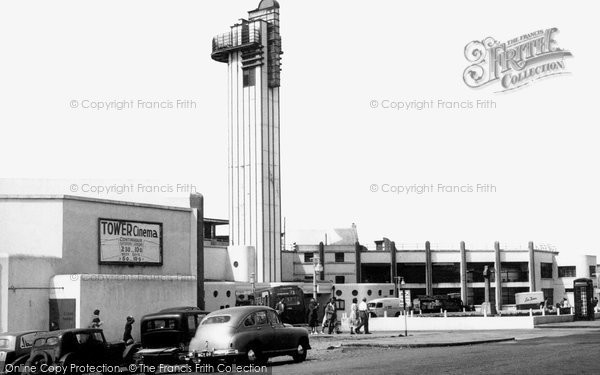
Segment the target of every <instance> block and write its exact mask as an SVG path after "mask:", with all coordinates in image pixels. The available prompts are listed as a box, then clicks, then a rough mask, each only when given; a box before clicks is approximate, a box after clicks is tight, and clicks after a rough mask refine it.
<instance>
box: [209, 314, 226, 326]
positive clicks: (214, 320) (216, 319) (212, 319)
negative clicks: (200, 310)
mask: <svg viewBox="0 0 600 375" xmlns="http://www.w3.org/2000/svg"><path fill="white" fill-rule="evenodd" d="M230 320H231V316H230V315H216V316H209V317H207V318H204V320H203V321H202V325H207V324H223V323H227V322H228V321H230Z"/></svg>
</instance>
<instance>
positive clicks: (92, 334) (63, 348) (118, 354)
mask: <svg viewBox="0 0 600 375" xmlns="http://www.w3.org/2000/svg"><path fill="white" fill-rule="evenodd" d="M125 349H126V346H125V343H124V342H122V341H121V342H117V343H107V342H106V339H105V338H104V333H103V332H102V330H101V329H98V328H74V329H65V330H59V331H51V332H45V333H41V334H38V335H36V336H35V339H34V342H33V348H32V349H31V354H30V356H29V359H28V360H27V362H26V363H25V365H26V367H27V368H31V369H36V371H34V373H43V372H44V370H43V368H44V367H43V366H42V365H60V366H65V367H66V368H67V369H69V370H72V368H73V367H72V365H76V366H80V365H91V366H100V365H106V366H127V365H128V364H130V363H132V362H133V358H132V356H133V352H134V351H135V350H128V351H127V352H126V351H125ZM129 349H131V348H129ZM125 353H127V355H124V354H125ZM69 372H73V371H69ZM75 372H77V371H75Z"/></svg>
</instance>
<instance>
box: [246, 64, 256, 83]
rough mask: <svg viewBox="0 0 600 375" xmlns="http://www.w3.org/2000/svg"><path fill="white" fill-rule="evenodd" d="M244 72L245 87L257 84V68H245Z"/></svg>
mask: <svg viewBox="0 0 600 375" xmlns="http://www.w3.org/2000/svg"><path fill="white" fill-rule="evenodd" d="M243 74H244V87H249V86H254V85H255V84H256V72H255V69H254V68H252V69H245V70H244V71H243Z"/></svg>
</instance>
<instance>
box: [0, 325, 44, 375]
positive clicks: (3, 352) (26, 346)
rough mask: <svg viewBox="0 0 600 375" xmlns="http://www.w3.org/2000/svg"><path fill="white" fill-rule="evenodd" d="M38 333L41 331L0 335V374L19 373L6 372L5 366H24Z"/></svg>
mask: <svg viewBox="0 0 600 375" xmlns="http://www.w3.org/2000/svg"><path fill="white" fill-rule="evenodd" d="M40 332H42V331H23V332H3V333H0V374H4V373H16V372H19V371H14V370H13V371H6V365H13V367H16V366H19V365H24V364H25V362H26V361H27V359H28V358H29V354H30V353H31V346H32V345H33V339H34V337H35V335H36V334H38V333H40Z"/></svg>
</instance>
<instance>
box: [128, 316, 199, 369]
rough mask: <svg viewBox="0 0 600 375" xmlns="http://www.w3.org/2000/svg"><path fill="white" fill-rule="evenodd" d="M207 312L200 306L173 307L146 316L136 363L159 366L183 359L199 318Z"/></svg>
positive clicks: (141, 328) (142, 326) (142, 325)
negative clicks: (199, 307)
mask: <svg viewBox="0 0 600 375" xmlns="http://www.w3.org/2000/svg"><path fill="white" fill-rule="evenodd" d="M207 314H208V312H206V311H202V310H200V309H198V308H197V307H187V306H186V307H174V308H170V309H165V310H161V311H160V312H157V313H154V314H149V315H145V316H144V317H143V318H142V321H141V323H140V325H141V327H140V332H141V336H142V349H141V350H139V351H138V352H137V353H136V355H135V360H136V363H137V364H144V365H148V366H157V365H159V364H176V363H179V362H181V360H182V358H183V356H184V355H185V354H186V353H187V351H188V345H189V343H190V340H191V339H192V337H194V334H195V333H196V328H197V327H198V324H200V321H201V320H202V319H203V318H204V317H205V316H206V315H207Z"/></svg>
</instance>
